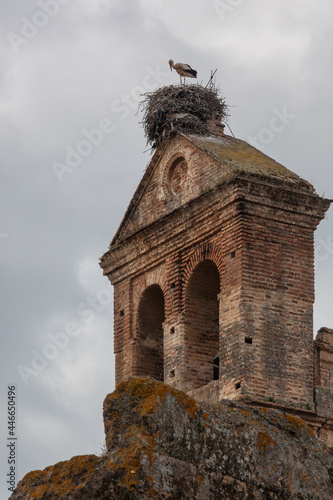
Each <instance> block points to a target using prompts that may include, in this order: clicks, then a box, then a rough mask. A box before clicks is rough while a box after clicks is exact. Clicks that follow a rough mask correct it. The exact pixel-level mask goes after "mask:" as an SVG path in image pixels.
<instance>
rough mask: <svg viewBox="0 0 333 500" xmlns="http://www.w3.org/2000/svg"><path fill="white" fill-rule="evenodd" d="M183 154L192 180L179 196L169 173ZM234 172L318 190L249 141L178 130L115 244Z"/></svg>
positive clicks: (159, 154) (152, 165)
mask: <svg viewBox="0 0 333 500" xmlns="http://www.w3.org/2000/svg"><path fill="white" fill-rule="evenodd" d="M177 155H178V156H184V158H185V159H186V162H187V164H188V178H187V180H186V185H185V188H184V190H183V192H182V193H180V194H176V195H175V194H172V193H171V192H170V189H169V187H168V182H169V180H170V179H169V173H168V172H169V171H170V169H171V168H172V161H174V158H177ZM230 174H232V175H233V176H234V175H244V174H245V175H249V176H259V177H261V178H263V177H264V178H267V179H270V180H271V181H274V182H283V183H289V184H292V185H293V186H294V187H298V188H299V189H302V190H306V191H307V192H314V188H313V187H312V186H311V184H309V183H308V182H306V181H304V180H303V179H301V177H299V176H298V175H296V174H294V173H293V172H291V171H290V170H288V169H287V168H285V167H284V166H283V165H281V164H280V163H278V162H276V161H275V160H273V159H272V158H270V157H269V156H267V155H265V154H264V153H262V152H261V151H259V150H258V149H256V148H254V147H253V146H251V145H250V144H248V143H247V142H245V141H242V140H240V139H236V138H234V137H230V136H223V137H222V136H221V137H215V136H214V137H203V136H195V135H183V134H180V133H177V134H176V135H175V136H174V137H173V138H171V139H166V140H165V141H163V143H162V144H161V145H160V146H159V147H158V148H157V150H156V152H155V154H154V155H153V157H152V159H151V161H150V162H149V164H148V167H147V169H146V171H145V173H144V175H143V177H142V179H141V181H140V183H139V185H138V187H137V189H136V191H135V193H134V196H133V197H132V200H131V202H130V204H129V206H128V208H127V210H126V212H125V215H124V217H123V219H122V221H121V224H120V226H119V229H118V230H117V232H116V234H115V236H114V238H113V240H112V242H111V245H115V244H116V243H118V241H120V240H123V239H124V238H127V237H128V236H130V235H131V234H134V233H135V232H137V231H139V230H141V229H143V228H144V227H146V226H147V225H149V224H151V223H152V222H154V221H156V220H158V219H160V218H162V217H163V216H165V215H168V214H169V213H171V212H173V211H174V210H176V209H178V208H179V207H180V206H182V205H183V204H184V203H187V202H188V201H190V200H192V199H194V198H196V197H198V196H200V194H202V193H203V192H205V190H211V189H212V188H213V187H215V186H216V185H217V184H221V183H222V182H223V181H224V180H225V179H226V177H230Z"/></svg>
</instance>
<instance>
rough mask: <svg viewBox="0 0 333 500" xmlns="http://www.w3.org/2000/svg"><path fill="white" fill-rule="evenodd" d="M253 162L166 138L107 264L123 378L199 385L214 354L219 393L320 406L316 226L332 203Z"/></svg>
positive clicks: (209, 373) (209, 374)
mask: <svg viewBox="0 0 333 500" xmlns="http://www.w3.org/2000/svg"><path fill="white" fill-rule="evenodd" d="M242 148H244V145H242ZM177 158H180V159H181V160H180V159H178V160H177ZM183 161H185V162H186V166H184V164H183ZM252 170H253V168H252V167H251V169H249V171H248V172H245V173H244V172H243V171H239V170H237V169H235V170H234V171H233V169H232V168H231V167H230V166H228V165H225V164H224V163H223V162H222V163H221V162H218V161H216V159H215V160H214V159H213V158H212V156H211V155H210V154H205V153H204V152H203V151H202V149H199V148H197V147H196V146H195V145H194V144H191V143H190V142H188V141H187V140H186V139H185V138H183V137H181V136H177V137H176V138H175V139H174V140H171V141H168V142H167V143H166V146H165V144H164V143H163V144H162V145H161V146H160V148H159V151H158V152H157V153H156V155H155V157H154V158H153V160H152V163H151V166H150V167H148V169H147V172H146V174H145V177H144V179H145V181H144V182H143V183H141V184H140V186H139V188H138V190H137V192H136V194H135V196H134V198H133V200H132V203H131V205H130V207H129V210H128V212H127V214H126V216H125V218H124V221H123V223H122V225H121V227H120V230H119V231H118V233H117V235H116V238H115V239H114V240H113V244H112V246H111V249H110V251H109V252H107V253H106V254H105V255H104V256H103V258H102V261H101V266H102V267H103V270H104V273H105V274H106V275H107V276H108V277H109V278H110V280H111V282H112V284H113V285H114V290H115V295H114V314H115V319H114V330H115V353H116V381H117V383H119V382H120V381H121V380H124V379H125V378H127V377H129V376H130V375H153V376H155V377H157V378H160V379H163V380H164V381H165V382H166V383H168V384H171V385H174V386H176V387H178V388H180V389H182V390H199V389H200V387H202V386H204V385H206V384H208V383H210V384H212V380H213V378H214V365H213V361H214V357H215V356H216V354H217V353H219V393H220V398H231V399H235V398H236V399H237V398H250V399H253V400H254V399H255V400H267V399H270V400H271V401H272V400H274V401H277V402H280V403H281V404H292V405H296V406H300V405H306V404H310V405H311V404H313V346H312V308H313V300H314V274H313V272H314V271H313V233H314V230H315V228H316V226H317V224H318V223H319V222H320V220H321V219H322V218H323V216H324V213H325V211H326V209H327V208H328V206H329V202H328V201H327V200H323V199H322V198H320V197H319V196H317V195H316V194H315V193H314V192H313V190H311V189H310V188H309V187H308V186H307V185H306V183H305V182H303V184H302V182H298V181H297V183H296V181H294V179H293V178H292V177H291V180H289V179H283V180H279V179H278V178H275V177H274V178H273V177H272V178H269V177H267V176H266V177H263V176H260V175H258V174H257V173H256V174H253V172H252ZM279 172H280V171H279ZM148 174H149V175H148ZM153 292H154V293H153ZM158 297H159V298H158ZM162 304H163V307H162ZM162 309H163V311H162ZM150 311H151V313H150ZM162 333H163V346H162V344H161V339H162ZM162 351H163V353H164V354H163V375H162V372H161V370H162V363H161V359H162V354H161V353H162ZM215 373H216V371H215ZM154 374H155V375H154ZM215 387H216V383H214V388H215ZM214 391H215V389H214ZM199 392H200V391H199ZM214 394H215V392H214Z"/></svg>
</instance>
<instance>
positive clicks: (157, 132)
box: [140, 85, 229, 149]
mask: <svg viewBox="0 0 333 500" xmlns="http://www.w3.org/2000/svg"><path fill="white" fill-rule="evenodd" d="M140 107H141V109H143V112H144V115H143V120H142V123H143V127H144V130H145V134H146V137H147V143H148V144H150V145H151V147H152V148H153V149H154V148H156V147H157V146H158V145H159V144H160V143H161V142H162V141H163V139H164V138H166V137H172V135H174V134H175V133H176V132H177V131H178V132H184V133H191V134H197V135H209V134H210V130H209V122H215V123H216V122H221V121H222V120H223V121H227V119H228V116H229V113H228V107H227V105H226V103H225V100H224V98H222V97H221V96H220V95H219V94H218V91H217V89H216V88H215V87H214V86H210V87H209V88H205V87H202V86H201V85H185V86H181V85H169V86H166V87H161V88H160V89H158V90H156V91H155V92H147V93H146V94H144V100H143V101H142V102H141V103H140Z"/></svg>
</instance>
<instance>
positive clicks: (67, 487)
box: [21, 455, 102, 500]
mask: <svg viewBox="0 0 333 500" xmlns="http://www.w3.org/2000/svg"><path fill="white" fill-rule="evenodd" d="M101 460H102V459H101V458H98V457H96V456H95V455H82V456H77V457H73V458H71V459H70V460H67V461H65V462H58V463H57V464H55V465H53V466H50V467H46V469H44V470H42V471H40V470H38V471H33V472H29V474H27V475H26V476H25V477H24V478H23V480H22V483H23V484H22V486H21V490H22V492H23V493H29V494H30V497H29V498H31V500H38V499H40V498H42V497H43V496H45V495H51V494H52V495H54V496H57V497H59V498H60V497H61V496H63V495H65V494H74V493H75V492H76V491H78V490H79V489H80V488H82V487H83V485H84V483H85V482H86V481H87V479H88V478H89V476H90V475H91V474H93V473H94V471H95V470H96V467H97V465H98V464H99V463H100V461H101ZM76 478H79V479H80V481H79V484H77V482H76Z"/></svg>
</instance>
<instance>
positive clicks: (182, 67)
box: [169, 59, 197, 85]
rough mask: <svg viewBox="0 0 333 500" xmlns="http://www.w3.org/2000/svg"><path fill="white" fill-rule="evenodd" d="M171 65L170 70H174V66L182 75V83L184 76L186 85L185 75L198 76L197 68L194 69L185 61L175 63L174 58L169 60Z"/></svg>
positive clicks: (180, 75)
mask: <svg viewBox="0 0 333 500" xmlns="http://www.w3.org/2000/svg"><path fill="white" fill-rule="evenodd" d="M169 65H170V71H172V68H173V69H175V70H176V71H177V73H178V75H179V77H180V83H182V77H183V78H184V85H185V77H186V76H187V77H189V78H196V77H197V71H195V69H192V68H191V66H190V65H189V64H185V63H180V62H178V63H176V64H174V62H173V60H172V59H170V61H169Z"/></svg>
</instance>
